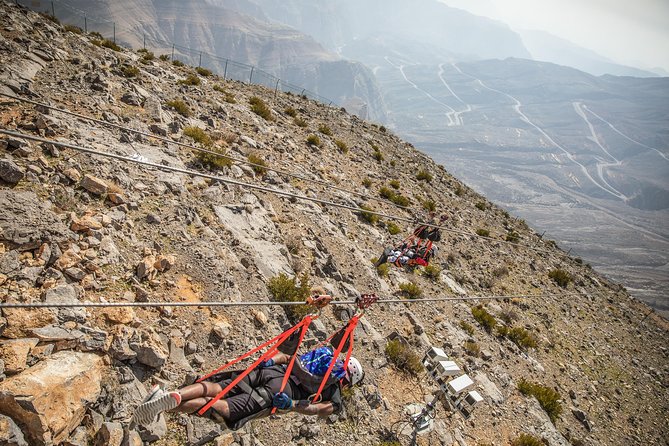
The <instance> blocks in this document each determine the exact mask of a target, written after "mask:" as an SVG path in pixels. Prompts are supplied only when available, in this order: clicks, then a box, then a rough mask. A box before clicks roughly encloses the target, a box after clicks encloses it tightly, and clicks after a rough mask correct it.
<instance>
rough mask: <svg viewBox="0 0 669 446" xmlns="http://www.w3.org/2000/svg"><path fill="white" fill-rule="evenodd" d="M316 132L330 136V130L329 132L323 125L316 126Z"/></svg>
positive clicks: (328, 128)
mask: <svg viewBox="0 0 669 446" xmlns="http://www.w3.org/2000/svg"><path fill="white" fill-rule="evenodd" d="M318 131H319V132H321V133H322V134H324V135H327V136H332V130H330V127H328V126H327V125H325V124H321V125H319V126H318Z"/></svg>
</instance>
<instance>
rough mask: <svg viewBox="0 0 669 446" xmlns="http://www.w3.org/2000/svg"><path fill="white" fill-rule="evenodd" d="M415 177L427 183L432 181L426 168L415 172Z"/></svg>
mask: <svg viewBox="0 0 669 446" xmlns="http://www.w3.org/2000/svg"><path fill="white" fill-rule="evenodd" d="M416 179H417V180H419V181H427V182H428V183H429V182H430V181H432V174H431V173H430V172H428V171H427V170H421V171H420V172H418V173H417V174H416Z"/></svg>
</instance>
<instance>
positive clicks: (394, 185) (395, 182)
mask: <svg viewBox="0 0 669 446" xmlns="http://www.w3.org/2000/svg"><path fill="white" fill-rule="evenodd" d="M389 184H390V187H392V188H393V189H395V190H397V189H399V188H400V182H399V181H398V180H392V181H391V182H390V183H389Z"/></svg>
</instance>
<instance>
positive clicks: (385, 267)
mask: <svg viewBox="0 0 669 446" xmlns="http://www.w3.org/2000/svg"><path fill="white" fill-rule="evenodd" d="M374 263H376V259H374ZM388 271H390V265H389V264H387V263H382V264H380V265H379V266H377V267H376V272H377V274H378V275H379V276H380V277H388Z"/></svg>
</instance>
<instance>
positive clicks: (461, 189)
mask: <svg viewBox="0 0 669 446" xmlns="http://www.w3.org/2000/svg"><path fill="white" fill-rule="evenodd" d="M464 194H465V188H464V187H462V186H460V185H459V184H458V185H457V186H456V188H455V195H457V196H458V197H462V196H463V195H464Z"/></svg>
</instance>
